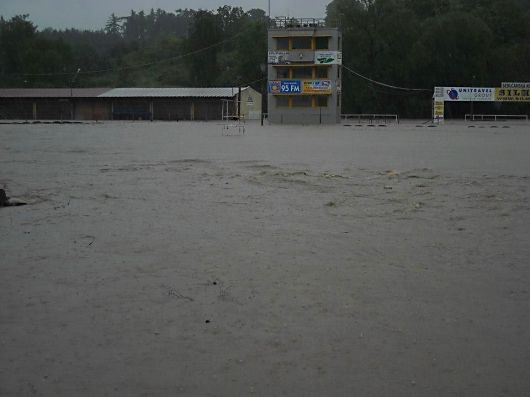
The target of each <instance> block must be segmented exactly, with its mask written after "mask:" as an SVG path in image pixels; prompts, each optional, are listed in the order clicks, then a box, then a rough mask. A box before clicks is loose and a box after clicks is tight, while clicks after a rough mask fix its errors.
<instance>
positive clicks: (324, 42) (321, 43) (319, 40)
mask: <svg viewBox="0 0 530 397" xmlns="http://www.w3.org/2000/svg"><path fill="white" fill-rule="evenodd" d="M315 48H316V49H317V50H327V49H328V48H329V37H315Z"/></svg>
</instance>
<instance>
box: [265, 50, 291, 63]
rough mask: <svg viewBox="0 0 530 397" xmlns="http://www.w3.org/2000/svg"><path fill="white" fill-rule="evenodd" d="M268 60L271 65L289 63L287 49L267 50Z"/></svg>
mask: <svg viewBox="0 0 530 397" xmlns="http://www.w3.org/2000/svg"><path fill="white" fill-rule="evenodd" d="M268 62H269V64H272V65H285V64H288V63H289V51H269V53H268Z"/></svg>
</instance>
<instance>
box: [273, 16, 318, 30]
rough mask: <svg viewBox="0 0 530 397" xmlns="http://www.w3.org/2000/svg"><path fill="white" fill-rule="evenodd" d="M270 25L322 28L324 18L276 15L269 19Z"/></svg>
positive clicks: (284, 27) (274, 26)
mask: <svg viewBox="0 0 530 397" xmlns="http://www.w3.org/2000/svg"><path fill="white" fill-rule="evenodd" d="M270 27H271V28H277V29H307V28H324V27H326V20H325V19H323V18H292V17H276V18H274V19H271V21H270Z"/></svg>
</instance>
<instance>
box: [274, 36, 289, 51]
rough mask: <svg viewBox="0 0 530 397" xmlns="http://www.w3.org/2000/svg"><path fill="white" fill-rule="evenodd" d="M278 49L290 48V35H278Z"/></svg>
mask: <svg viewBox="0 0 530 397" xmlns="http://www.w3.org/2000/svg"><path fill="white" fill-rule="evenodd" d="M276 49H277V50H288V49H289V38H288V37H277V38H276Z"/></svg>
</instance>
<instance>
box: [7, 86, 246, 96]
mask: <svg viewBox="0 0 530 397" xmlns="http://www.w3.org/2000/svg"><path fill="white" fill-rule="evenodd" d="M247 88H249V87H241V90H246V89H247ZM238 90H239V88H238V87H212V88H114V89H112V88H73V89H72V90H70V88H1V89H0V98H160V97H164V98H197V97H200V98H206V97H209V98H232V97H233V96H235V95H237V93H238Z"/></svg>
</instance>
